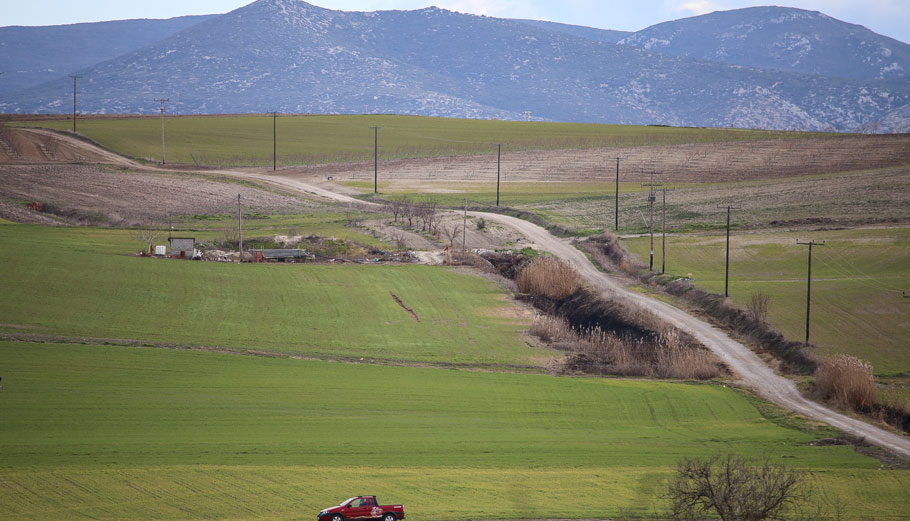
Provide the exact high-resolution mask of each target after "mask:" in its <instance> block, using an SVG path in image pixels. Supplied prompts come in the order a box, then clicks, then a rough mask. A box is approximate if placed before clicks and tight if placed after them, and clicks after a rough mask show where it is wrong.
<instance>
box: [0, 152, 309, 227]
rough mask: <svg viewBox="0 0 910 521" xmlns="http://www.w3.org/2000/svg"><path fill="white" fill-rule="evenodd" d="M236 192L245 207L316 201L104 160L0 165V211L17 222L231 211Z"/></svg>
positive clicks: (294, 209) (284, 208)
mask: <svg viewBox="0 0 910 521" xmlns="http://www.w3.org/2000/svg"><path fill="white" fill-rule="evenodd" d="M237 194H240V196H241V198H242V200H243V204H244V208H245V209H246V211H249V212H258V213H268V214H276V213H303V212H307V211H312V210H313V209H314V208H318V207H320V206H319V204H318V203H314V202H309V201H305V200H302V199H298V198H296V197H291V196H286V195H281V194H278V193H274V192H270V191H266V190H261V189H256V188H254V187H251V186H247V185H241V184H237V183H235V182H232V181H230V180H223V179H221V178H217V177H214V176H212V177H211V178H206V177H202V176H199V175H187V174H180V173H169V172H135V171H129V170H125V169H122V168H118V167H114V166H110V165H62V164H43V165H0V217H2V218H4V219H8V220H11V221H18V222H35V223H46V224H47V223H51V222H56V223H60V222H64V223H70V224H81V223H92V224H105V225H114V226H131V225H137V224H142V223H144V222H147V221H149V220H162V219H166V218H167V217H168V216H180V215H195V214H232V213H233V212H235V211H236V204H237ZM32 201H37V202H41V203H43V204H44V205H45V207H47V208H46V213H40V212H35V211H33V210H28V209H26V208H25V205H26V204H27V203H29V202H32ZM48 210H49V211H48Z"/></svg>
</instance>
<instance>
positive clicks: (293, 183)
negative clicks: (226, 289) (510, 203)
mask: <svg viewBox="0 0 910 521" xmlns="http://www.w3.org/2000/svg"><path fill="white" fill-rule="evenodd" d="M34 132H39V133H40V132H43V131H34ZM55 135H56V136H58V137H61V136H60V134H56V133H55ZM62 137H63V138H64V139H66V140H67V141H69V142H70V143H73V144H74V145H80V146H81V147H83V148H84V147H88V148H91V149H92V151H93V152H94V153H97V154H99V155H102V156H103V157H104V160H105V161H109V162H112V163H114V164H118V165H121V166H126V167H133V168H140V169H144V170H155V169H154V168H151V169H150V168H148V167H144V166H142V165H139V164H137V163H135V162H133V161H130V160H128V159H125V158H123V157H120V156H118V155H116V154H113V153H111V152H108V151H104V150H101V149H100V148H97V147H94V146H92V145H89V144H87V143H84V142H82V141H79V140H77V139H74V138H71V137H69V136H62ZM213 173H219V174H224V175H232V176H236V177H239V178H244V179H248V180H256V181H260V182H265V183H269V184H273V185H277V186H281V187H285V188H290V189H293V190H296V191H299V192H303V193H306V194H310V195H316V196H319V197H323V198H327V199H330V200H333V201H337V202H342V203H346V204H351V205H356V206H360V207H375V206H376V205H375V204H373V203H368V202H364V201H360V200H357V199H354V198H352V197H350V196H347V195H342V194H338V193H335V192H332V191H330V190H326V189H324V188H321V187H318V186H314V185H312V184H310V183H307V182H305V181H302V180H300V179H295V178H293V177H289V176H285V175H281V174H272V173H266V172H265V171H262V170H259V171H242V170H224V171H218V172H213ZM471 213H472V215H475V216H478V217H483V218H484V219H487V220H490V221H492V222H497V223H500V224H503V225H505V226H508V227H511V228H513V229H514V230H517V231H518V232H520V233H521V234H523V235H524V236H525V237H526V238H528V239H529V240H530V241H532V242H534V243H536V244H537V245H539V246H540V247H541V248H542V249H544V250H547V251H549V252H550V253H552V254H554V255H556V256H558V257H560V258H562V259H564V260H565V261H567V262H570V263H571V264H572V265H573V266H575V268H576V269H577V270H578V272H579V273H580V274H581V275H582V276H583V277H584V278H585V280H586V281H587V282H588V283H589V284H590V285H591V287H592V288H595V289H597V290H598V291H600V292H602V293H603V294H605V295H607V296H609V297H616V298H622V299H626V300H628V301H630V302H633V303H635V304H637V305H639V306H642V307H643V308H645V309H648V310H650V311H651V312H653V313H655V314H657V315H658V316H660V317H662V318H664V319H665V320H667V321H668V322H670V323H671V324H673V325H674V326H676V327H678V328H680V329H682V330H684V331H686V332H688V333H689V334H691V335H693V336H694V337H695V338H697V339H698V340H699V341H700V342H702V343H703V344H704V345H705V346H706V347H708V348H709V349H711V350H712V351H713V352H714V353H715V354H716V355H717V357H718V358H720V359H721V360H722V361H723V362H724V363H726V364H727V366H728V367H730V369H732V370H733V371H734V372H735V373H736V374H737V375H738V376H739V378H740V380H741V381H742V383H743V384H744V385H746V386H747V387H749V388H751V389H753V390H754V391H755V392H756V393H758V394H759V395H760V396H762V397H764V398H765V399H767V400H770V401H772V402H774V403H776V404H778V405H779V406H781V407H784V408H786V409H789V410H792V411H795V412H797V413H800V414H802V415H804V416H807V417H809V418H812V419H815V420H818V421H821V422H824V423H827V424H829V425H831V426H833V427H836V428H838V429H840V430H842V431H844V432H846V433H848V434H850V435H853V436H857V437H861V438H864V439H865V440H866V441H868V442H870V443H873V444H875V445H878V446H880V447H883V448H885V449H888V450H890V451H892V452H894V453H896V454H898V455H900V456H902V457H904V458H910V439H908V438H906V437H902V436H899V435H896V434H893V433H891V432H888V431H885V430H884V429H880V428H878V427H875V426H873V425H870V424H868V423H865V422H863V421H861V420H857V419H854V418H850V417H848V416H845V415H843V414H840V413H837V412H835V411H833V410H831V409H828V408H827V407H824V406H822V405H819V404H817V403H815V402H812V401H809V400H807V399H805V398H803V397H802V395H800V394H799V392H798V391H797V389H796V386H795V384H794V383H793V382H792V381H790V380H788V379H786V378H783V377H781V376H779V375H777V374H776V373H774V371H772V370H771V369H770V368H769V367H768V366H767V365H765V364H764V363H763V362H762V361H761V360H760V359H759V358H758V357H757V356H756V355H755V354H754V353H752V352H751V351H750V350H749V349H748V348H747V347H746V346H744V345H743V344H741V343H739V342H737V341H735V340H733V339H732V338H730V337H729V336H727V335H726V334H725V333H724V332H722V331H720V330H718V329H716V328H714V327H713V326H711V325H710V324H708V323H706V322H704V321H702V320H700V319H698V318H696V317H694V316H692V315H689V314H688V313H686V312H684V311H682V310H680V309H678V308H675V307H673V306H671V305H669V304H666V303H664V302H662V301H660V300H657V299H655V298H652V297H649V296H646V295H642V294H640V293H636V292H634V291H631V290H629V289H627V288H625V287H624V286H623V285H622V284H621V283H620V282H618V281H617V280H616V279H614V278H612V277H610V276H609V275H607V274H604V273H602V272H600V271H598V270H597V268H596V267H594V265H593V264H591V262H590V261H589V260H588V258H587V257H586V256H585V255H584V254H583V253H581V252H580V251H578V250H577V249H575V248H574V247H573V246H572V245H571V244H570V243H569V242H568V241H567V240H563V239H559V238H556V237H554V236H553V235H551V234H550V233H549V232H547V231H546V230H544V229H543V228H541V227H540V226H537V225H535V224H532V223H529V222H527V221H523V220H521V219H517V218H514V217H509V216H505V215H499V214H493V213H486V212H471Z"/></svg>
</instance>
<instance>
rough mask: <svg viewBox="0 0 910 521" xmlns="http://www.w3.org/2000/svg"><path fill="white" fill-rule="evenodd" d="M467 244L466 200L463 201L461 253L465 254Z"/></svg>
mask: <svg viewBox="0 0 910 521" xmlns="http://www.w3.org/2000/svg"><path fill="white" fill-rule="evenodd" d="M467 242H468V200H467V199H465V200H464V220H463V221H462V223H461V253H462V254H463V253H464V252H465V247H466V244H467Z"/></svg>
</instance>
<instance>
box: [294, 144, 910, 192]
mask: <svg viewBox="0 0 910 521" xmlns="http://www.w3.org/2000/svg"><path fill="white" fill-rule="evenodd" d="M616 157H622V158H624V159H623V160H622V162H621V164H620V181H626V182H639V181H640V182H646V181H648V180H649V179H650V177H651V174H652V173H654V174H655V175H657V176H660V177H661V178H662V179H663V180H664V181H672V182H676V183H706V182H719V181H747V180H756V179H773V178H781V177H791V176H801V175H809V174H826V173H831V172H845V171H851V170H868V169H874V168H883V167H889V166H900V165H910V134H892V135H868V136H856V135H849V136H833V137H818V138H805V139H786V140H767V141H753V142H738V143H710V144H690V145H670V146H654V147H632V148H595V149H581V150H552V151H532V152H514V153H503V155H502V164H501V180H502V181H504V182H509V181H610V180H613V179H615V175H616ZM284 172H285V173H288V174H290V173H298V174H301V175H304V176H305V177H307V178H309V179H310V180H315V179H318V178H320V177H321V178H322V179H326V178H327V177H328V176H332V177H334V178H335V179H337V180H351V179H359V180H372V179H373V163H372V162H369V163H352V164H336V165H326V166H317V167H303V168H292V169H285V170H284ZM379 179H380V180H381V181H386V182H387V181H390V180H391V181H392V182H393V183H396V184H398V183H400V182H409V183H410V182H414V181H428V182H432V181H495V180H496V155H495V154H488V155H478V156H458V157H439V158H429V159H408V160H396V161H383V162H381V163H380V164H379Z"/></svg>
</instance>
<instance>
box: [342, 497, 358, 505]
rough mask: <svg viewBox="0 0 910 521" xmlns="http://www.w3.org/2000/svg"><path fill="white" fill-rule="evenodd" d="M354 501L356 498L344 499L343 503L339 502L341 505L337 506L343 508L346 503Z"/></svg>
mask: <svg viewBox="0 0 910 521" xmlns="http://www.w3.org/2000/svg"><path fill="white" fill-rule="evenodd" d="M355 499H357V498H356V497H349V498H347V499H345V500H344V501H342V502H341V505H339V506H345V505H347V504H348V503H350V502H351V501H354V500H355Z"/></svg>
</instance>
